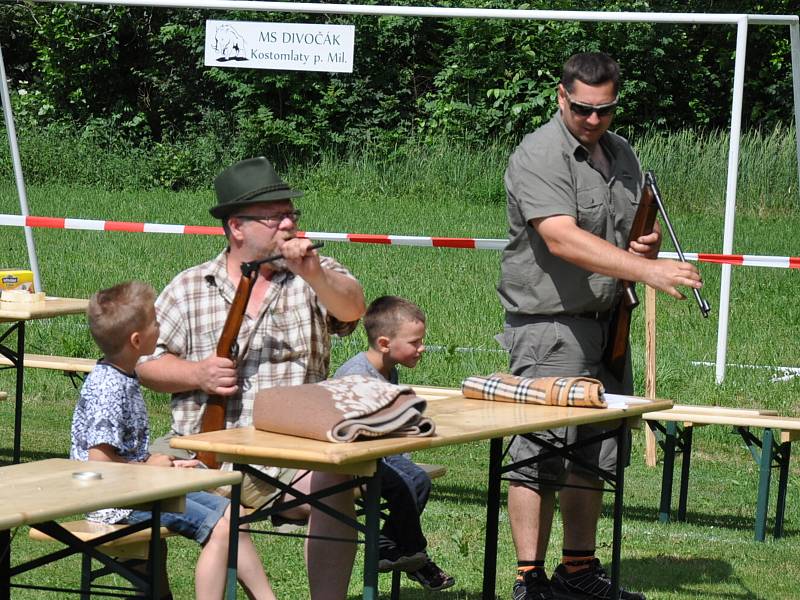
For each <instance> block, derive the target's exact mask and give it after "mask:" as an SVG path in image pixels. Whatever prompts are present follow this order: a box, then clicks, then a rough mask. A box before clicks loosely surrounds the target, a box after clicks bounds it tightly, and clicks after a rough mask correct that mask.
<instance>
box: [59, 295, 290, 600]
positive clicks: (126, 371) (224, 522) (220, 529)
mask: <svg viewBox="0 0 800 600" xmlns="http://www.w3.org/2000/svg"><path fill="white" fill-rule="evenodd" d="M154 301H155V291H154V290H153V288H152V287H150V286H149V285H147V284H145V283H141V282H138V281H131V282H127V283H121V284H119V285H117V286H114V287H112V288H109V289H107V290H101V291H99V292H97V293H96V294H94V295H93V296H92V298H91V299H90V300H89V308H88V309H87V316H88V319H89V329H90V331H91V333H92V337H93V338H94V340H95V342H97V345H98V346H99V347H100V350H102V351H103V353H104V355H105V356H104V357H103V358H102V359H100V360H99V361H98V363H97V366H96V367H95V368H94V369H93V370H92V372H91V373H89V375H88V376H87V377H86V381H85V382H84V384H83V387H82V388H81V395H80V399H79V400H78V405H77V406H76V407H75V414H74V416H73V418H72V445H71V449H70V458H72V459H74V460H98V461H113V462H127V463H136V464H140V465H158V466H167V467H169V466H173V467H179V468H188V467H194V466H197V464H198V461H195V460H174V459H173V458H172V457H171V456H168V455H166V454H148V451H147V448H148V444H149V437H150V427H149V424H148V417H147V408H146V407H145V404H144V400H143V398H142V391H141V388H140V386H139V380H138V378H137V377H136V374H135V372H134V368H135V366H136V361H137V360H138V359H139V357H140V356H143V355H147V354H152V352H153V351H154V350H155V345H156V341H157V340H158V322H157V321H156V315H155V308H154V306H153V302H154ZM229 505H230V502H229V501H228V500H227V499H225V498H222V497H220V496H215V495H213V494H210V493H207V492H193V493H190V494H187V496H186V512H184V513H162V515H161V524H162V525H164V526H165V527H167V528H169V529H171V530H173V531H176V532H178V533H180V534H181V535H183V536H185V537H188V538H191V539H194V540H196V541H197V542H198V543H200V544H201V545H202V547H203V548H202V550H201V552H200V557H199V558H198V560H197V567H196V568H195V598H199V599H200V598H201V599H205V598H209V599H212V598H213V599H214V600H219V599H220V598H222V595H223V591H224V587H225V572H226V561H227V554H228V524H229V521H228V518H229V511H230V506H229ZM87 518H88V519H89V520H94V521H100V522H103V523H137V522H141V521H144V520H147V519H149V518H150V513H148V512H145V511H139V510H128V509H116V508H107V509H103V510H99V511H95V512H93V513H90V514H89V515H88V517H87ZM238 558H239V560H238V577H239V581H240V583H241V584H242V586H243V587H244V588H245V590H246V591H247V593H248V596H249V597H250V598H261V599H265V600H275V596H274V595H273V593H272V589H271V588H270V584H269V581H268V580H267V576H266V574H265V573H264V568H263V566H262V564H261V560H260V559H259V557H258V555H257V554H256V550H255V547H254V546H253V543H252V541H251V540H250V536H249V535H248V534H240V535H239V557H238Z"/></svg>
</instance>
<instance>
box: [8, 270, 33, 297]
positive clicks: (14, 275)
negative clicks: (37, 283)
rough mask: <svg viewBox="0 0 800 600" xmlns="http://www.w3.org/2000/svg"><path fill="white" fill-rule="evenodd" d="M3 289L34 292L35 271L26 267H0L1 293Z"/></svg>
mask: <svg viewBox="0 0 800 600" xmlns="http://www.w3.org/2000/svg"><path fill="white" fill-rule="evenodd" d="M3 290H27V291H29V292H34V291H35V290H34V289H33V272H32V271H27V270H24V269H0V294H1V293H2V291H3Z"/></svg>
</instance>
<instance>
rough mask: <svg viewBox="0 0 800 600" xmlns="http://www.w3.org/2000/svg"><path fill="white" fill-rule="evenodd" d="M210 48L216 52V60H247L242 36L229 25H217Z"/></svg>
mask: <svg viewBox="0 0 800 600" xmlns="http://www.w3.org/2000/svg"><path fill="white" fill-rule="evenodd" d="M212 48H214V50H215V51H216V52H217V61H219V62H226V61H229V60H247V58H246V56H245V43H244V38H243V37H242V36H241V35H239V32H237V31H236V30H235V29H234V28H233V27H231V26H230V25H220V26H218V27H217V31H216V33H215V35H214V45H213V46H212Z"/></svg>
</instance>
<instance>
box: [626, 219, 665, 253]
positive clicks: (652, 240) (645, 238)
mask: <svg viewBox="0 0 800 600" xmlns="http://www.w3.org/2000/svg"><path fill="white" fill-rule="evenodd" d="M660 249H661V227H659V226H658V223H655V224H654V226H653V231H651V232H650V233H648V234H647V235H642V236H640V237H638V238H637V239H635V240H631V242H630V244H629V246H628V250H630V251H631V252H633V253H634V254H638V255H639V256H643V257H644V258H658V251H659V250H660Z"/></svg>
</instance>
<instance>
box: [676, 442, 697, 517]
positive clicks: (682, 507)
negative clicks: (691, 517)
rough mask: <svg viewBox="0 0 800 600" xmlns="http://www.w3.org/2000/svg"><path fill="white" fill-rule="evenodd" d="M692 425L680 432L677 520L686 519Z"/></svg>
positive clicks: (690, 465)
mask: <svg viewBox="0 0 800 600" xmlns="http://www.w3.org/2000/svg"><path fill="white" fill-rule="evenodd" d="M693 432H694V427H685V428H684V429H683V431H682V432H681V436H680V437H681V444H680V446H681V454H682V455H683V460H682V461H681V487H680V492H679V494H678V521H686V503H687V498H688V496H689V472H690V470H691V467H692V434H693Z"/></svg>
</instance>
